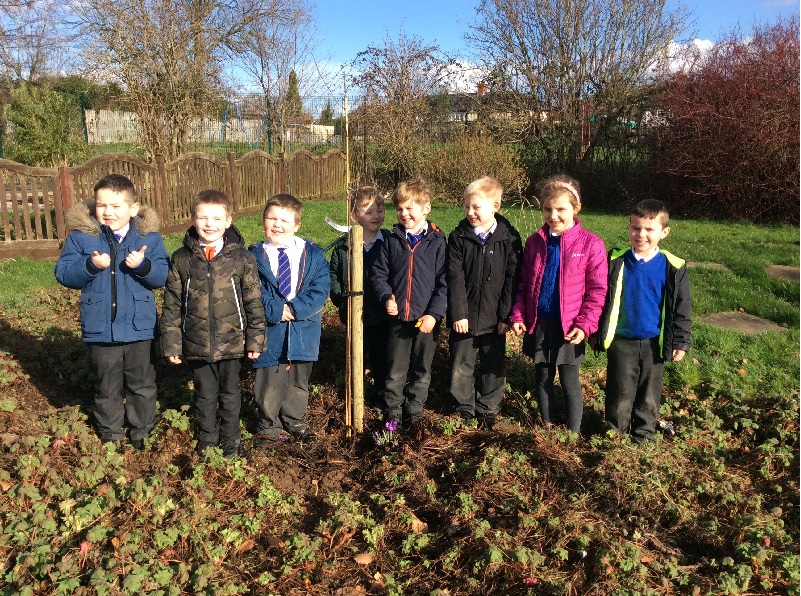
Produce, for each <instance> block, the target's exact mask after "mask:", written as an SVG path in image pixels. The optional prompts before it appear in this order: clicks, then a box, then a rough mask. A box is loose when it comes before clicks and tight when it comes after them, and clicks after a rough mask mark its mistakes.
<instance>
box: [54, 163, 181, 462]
mask: <svg viewBox="0 0 801 596" xmlns="http://www.w3.org/2000/svg"><path fill="white" fill-rule="evenodd" d="M66 223H67V227H68V228H70V229H71V230H72V231H71V232H70V234H69V236H68V237H67V240H66V242H65V243H64V248H63V250H62V251H61V256H60V257H59V259H58V262H57V263H56V279H57V280H58V282H59V283H60V284H61V285H64V286H66V287H68V288H73V289H76V290H81V333H82V337H83V341H84V342H86V343H87V344H88V346H89V356H90V359H91V362H92V366H93V367H94V369H95V374H96V375H97V383H96V385H95V389H96V393H95V397H94V418H95V423H96V426H97V432H98V434H99V436H100V440H101V441H103V442H104V443H113V444H114V445H115V446H117V447H119V446H120V445H121V441H122V439H124V438H125V431H124V430H123V422H124V420H125V419H126V418H127V419H128V423H129V425H130V442H131V445H132V446H133V447H134V448H135V449H138V450H142V449H144V444H145V443H144V442H145V438H147V435H148V433H149V432H150V430H151V429H152V428H153V425H154V423H155V417H156V369H155V368H154V366H153V363H152V362H151V344H152V342H153V339H154V338H155V336H156V302H155V299H154V296H153V290H154V289H155V288H160V287H162V286H163V285H164V283H165V282H166V281H167V271H168V269H169V257H168V255H167V249H166V248H165V247H164V242H163V240H162V238H161V234H160V233H159V231H158V230H159V218H158V214H157V213H156V212H155V211H154V210H153V209H151V208H149V207H147V206H145V205H140V204H139V202H138V201H137V198H136V191H135V189H134V185H133V183H132V182H131V181H130V180H129V179H128V178H126V177H125V176H121V175H119V174H111V175H110V176H106V177H105V178H103V179H101V180H100V181H99V182H98V183H97V184H95V188H94V202H92V203H78V204H77V205H75V206H74V207H72V208H71V209H70V210H69V212H68V213H67V216H66Z"/></svg>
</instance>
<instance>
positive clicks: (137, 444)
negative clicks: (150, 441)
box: [131, 439, 145, 451]
mask: <svg viewBox="0 0 801 596" xmlns="http://www.w3.org/2000/svg"><path fill="white" fill-rule="evenodd" d="M131 447H133V448H134V449H136V450H137V451H144V450H145V440H144V439H131Z"/></svg>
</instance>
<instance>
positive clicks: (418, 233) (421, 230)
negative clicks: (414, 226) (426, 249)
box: [406, 221, 428, 236]
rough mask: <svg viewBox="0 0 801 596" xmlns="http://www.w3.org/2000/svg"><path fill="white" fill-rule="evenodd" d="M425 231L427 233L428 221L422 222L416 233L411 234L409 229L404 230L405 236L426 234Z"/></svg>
mask: <svg viewBox="0 0 801 596" xmlns="http://www.w3.org/2000/svg"><path fill="white" fill-rule="evenodd" d="M427 233H428V221H426V222H425V223H424V224H423V227H421V228H420V229H419V230H417V233H416V234H412V232H411V231H409V230H406V236H422V235H424V234H427Z"/></svg>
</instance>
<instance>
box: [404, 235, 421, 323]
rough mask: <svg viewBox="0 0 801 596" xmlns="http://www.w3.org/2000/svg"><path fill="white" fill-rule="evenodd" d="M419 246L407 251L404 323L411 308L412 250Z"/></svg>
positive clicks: (416, 245)
mask: <svg viewBox="0 0 801 596" xmlns="http://www.w3.org/2000/svg"><path fill="white" fill-rule="evenodd" d="M419 245H420V242H418V243H417V244H415V245H414V246H413V247H411V248H410V249H409V252H410V253H411V254H410V256H409V267H408V271H407V273H406V277H407V279H408V281H407V282H406V310H405V312H404V315H403V319H404V320H405V321H408V320H409V311H410V310H411V308H412V281H413V279H414V278H413V277H412V276H413V275H414V249H415V248H417V247H418V246H419Z"/></svg>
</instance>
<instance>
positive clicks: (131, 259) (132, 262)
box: [125, 246, 147, 269]
mask: <svg viewBox="0 0 801 596" xmlns="http://www.w3.org/2000/svg"><path fill="white" fill-rule="evenodd" d="M145 250H147V246H143V247H142V248H140V249H139V250H133V251H131V252H129V253H128V256H127V257H125V264H126V265H128V267H130V268H131V269H136V268H137V267H139V265H141V264H142V261H144V260H145Z"/></svg>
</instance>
